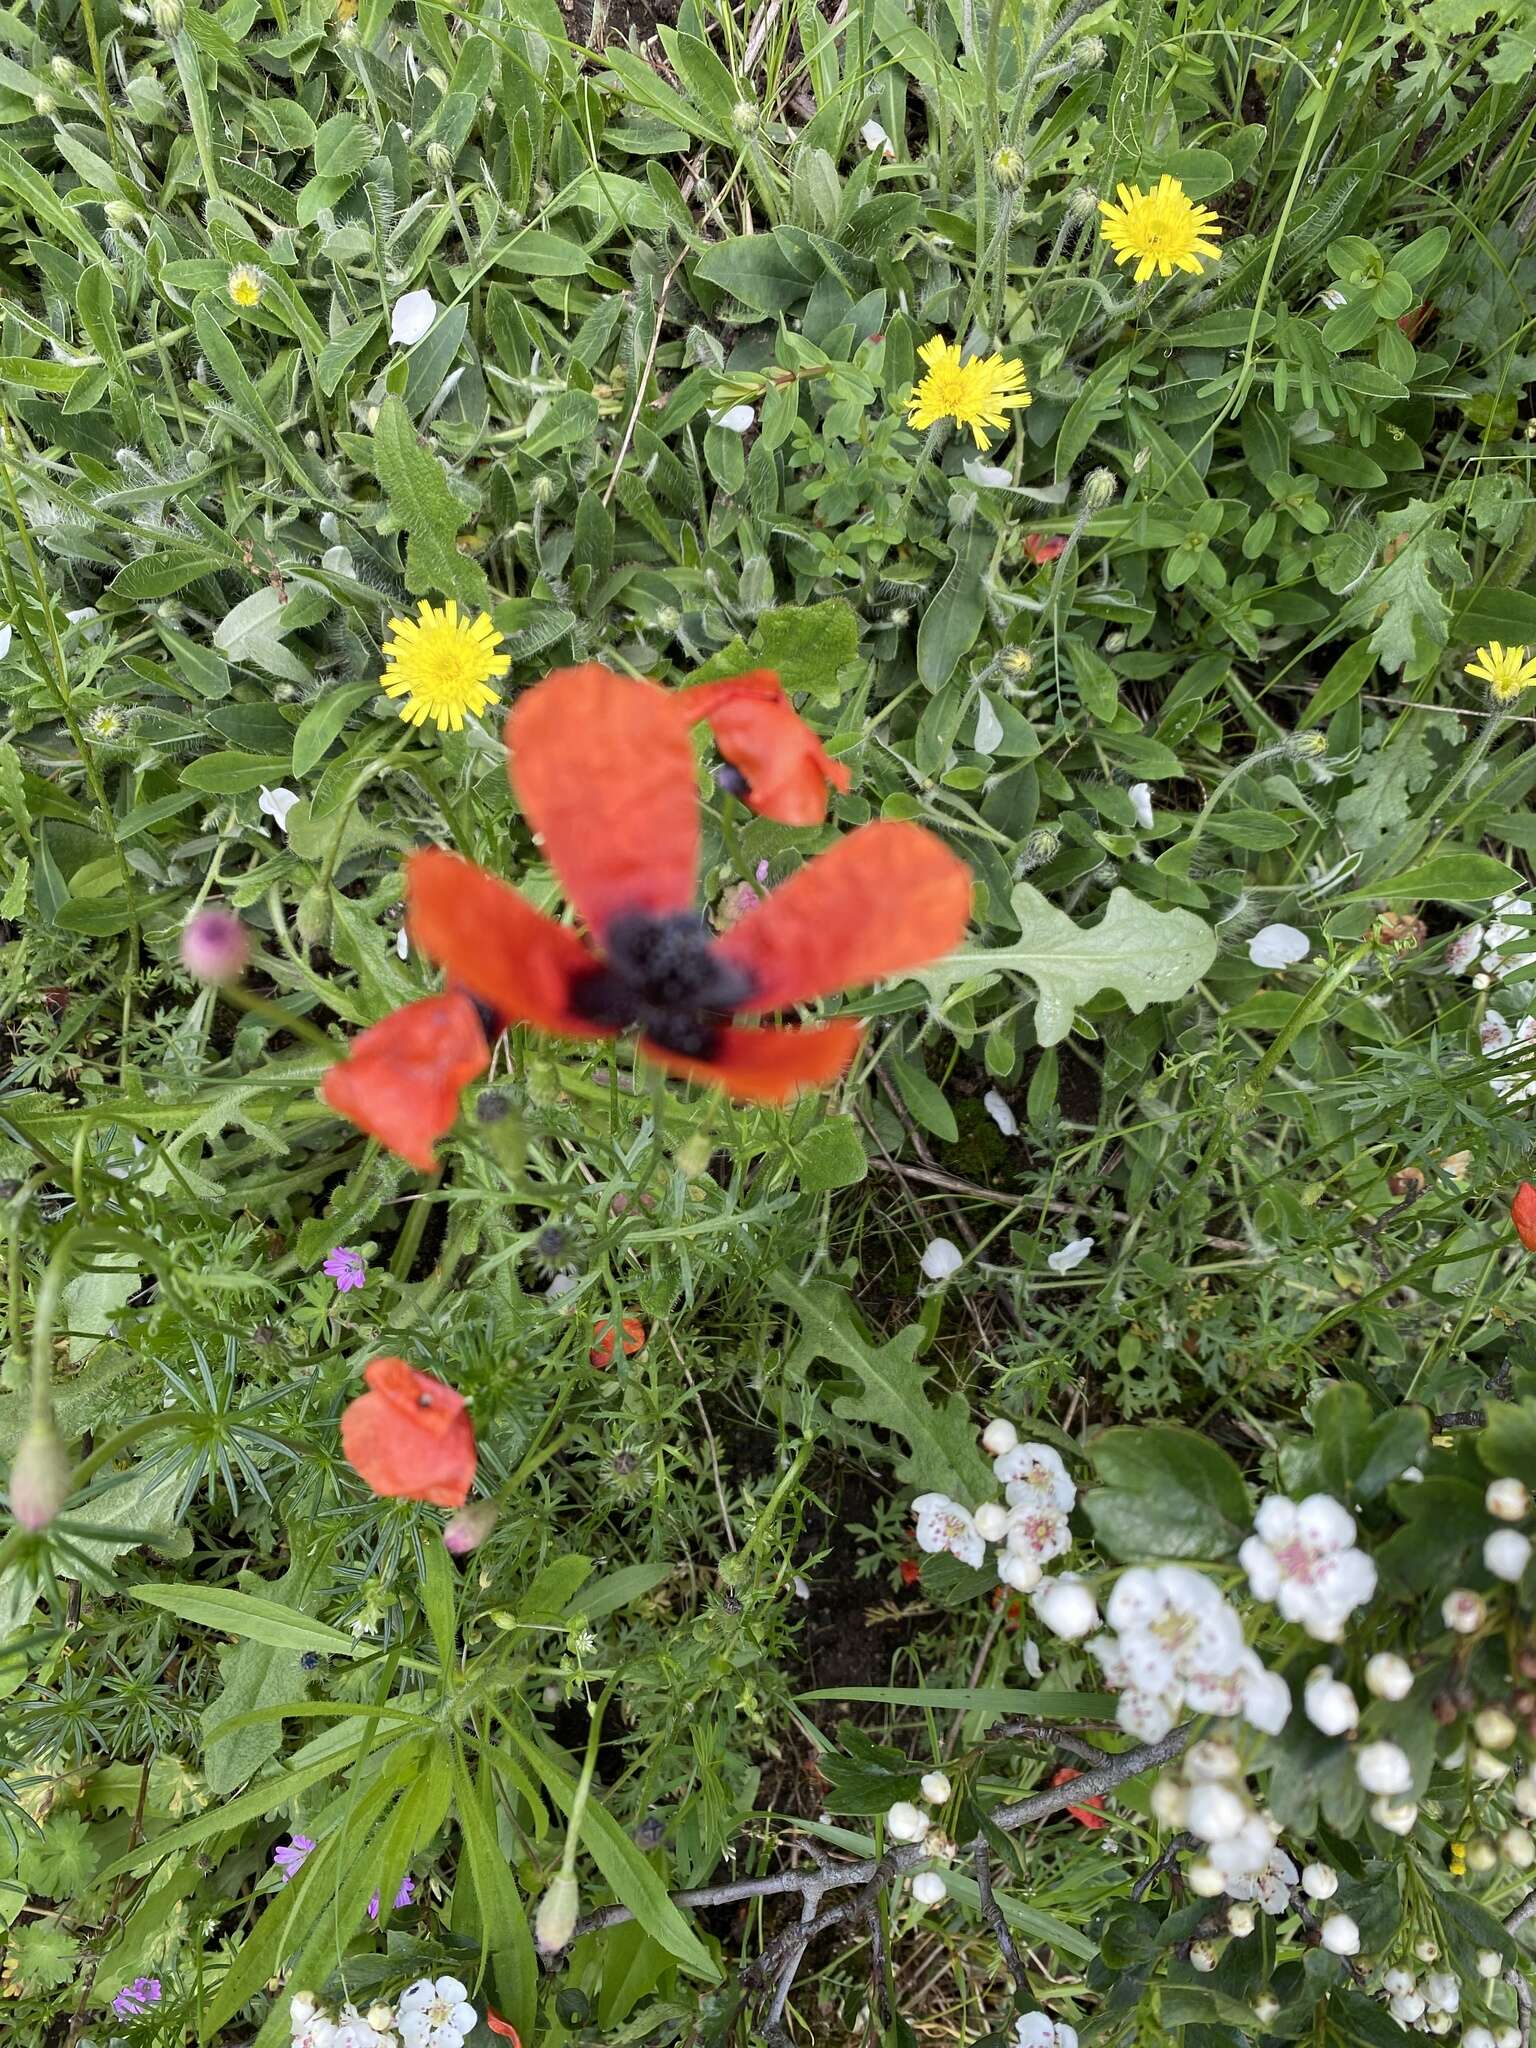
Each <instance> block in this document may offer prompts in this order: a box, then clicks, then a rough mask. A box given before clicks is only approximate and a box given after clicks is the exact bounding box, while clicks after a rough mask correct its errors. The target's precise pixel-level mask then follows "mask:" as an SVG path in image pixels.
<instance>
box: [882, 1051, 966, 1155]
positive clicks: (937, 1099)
mask: <svg viewBox="0 0 1536 2048" xmlns="http://www.w3.org/2000/svg"><path fill="white" fill-rule="evenodd" d="M886 1065H887V1067H888V1068H889V1069H890V1074H891V1079H892V1080H893V1081H894V1082H895V1083H896V1087H897V1090H898V1091H899V1093H900V1095H901V1099H902V1101H903V1102H904V1103H905V1104H906V1105H907V1108H908V1109H910V1110H911V1112H912V1114H913V1116H914V1117H915V1118H916V1119H917V1121H918V1122H919V1123H920V1124H921V1125H922V1127H923V1129H924V1130H925V1131H932V1133H933V1135H934V1136H935V1137H936V1138H940V1139H942V1140H943V1142H944V1143H945V1144H946V1145H953V1144H954V1142H955V1141H956V1139H957V1138H958V1137H959V1136H960V1127H959V1125H958V1124H957V1123H956V1122H955V1112H954V1111H953V1110H952V1109H951V1108H950V1106H949V1104H948V1103H947V1102H946V1101H945V1100H944V1090H943V1089H942V1088H940V1087H939V1086H938V1084H937V1083H936V1082H934V1081H931V1080H930V1079H929V1078H928V1076H927V1075H926V1074H925V1073H924V1072H923V1070H922V1069H921V1067H918V1066H914V1065H913V1063H912V1061H910V1060H903V1059H898V1058H897V1057H896V1055H895V1054H894V1053H892V1054H890V1055H888V1057H887V1059H886Z"/></svg>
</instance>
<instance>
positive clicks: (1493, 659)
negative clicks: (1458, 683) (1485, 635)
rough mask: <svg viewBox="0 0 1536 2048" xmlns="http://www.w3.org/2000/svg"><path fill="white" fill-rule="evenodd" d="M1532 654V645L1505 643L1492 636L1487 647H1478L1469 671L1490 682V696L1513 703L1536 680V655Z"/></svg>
mask: <svg viewBox="0 0 1536 2048" xmlns="http://www.w3.org/2000/svg"><path fill="white" fill-rule="evenodd" d="M1529 656H1530V649H1529V648H1528V647H1505V646H1504V645H1503V644H1502V642H1500V641H1498V640H1490V641H1489V643H1488V645H1487V646H1486V647H1479V648H1478V650H1477V653H1476V655H1475V656H1474V657H1473V658H1472V660H1471V661H1469V662H1468V663H1467V671H1466V672H1467V674H1468V675H1469V676H1476V677H1477V679H1478V681H1479V682H1480V683H1486V684H1487V685H1488V691H1489V694H1490V696H1492V697H1494V698H1495V699H1496V700H1497V701H1498V702H1499V703H1500V704H1512V703H1513V702H1514V700H1515V699H1516V697H1518V696H1519V695H1520V692H1521V691H1522V690H1528V689H1530V687H1531V685H1532V684H1533V683H1536V657H1533V658H1528V657H1529Z"/></svg>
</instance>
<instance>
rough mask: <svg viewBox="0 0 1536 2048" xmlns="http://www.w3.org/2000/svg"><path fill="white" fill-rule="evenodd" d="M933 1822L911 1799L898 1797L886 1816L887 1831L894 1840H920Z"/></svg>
mask: <svg viewBox="0 0 1536 2048" xmlns="http://www.w3.org/2000/svg"><path fill="white" fill-rule="evenodd" d="M932 1825H933V1823H932V1822H931V1821H930V1820H929V1818H928V1816H927V1814H926V1813H924V1812H923V1809H922V1808H921V1807H920V1806H914V1805H913V1804H912V1801H911V1800H910V1799H898V1800H897V1801H896V1804H895V1805H894V1806H892V1807H889V1808H888V1809H887V1811H886V1816H885V1832H886V1833H887V1834H888V1835H889V1836H890V1838H891V1840H892V1841H893V1842H920V1841H921V1840H922V1839H923V1837H924V1835H926V1834H927V1832H928V1830H929V1828H930V1827H931V1826H932Z"/></svg>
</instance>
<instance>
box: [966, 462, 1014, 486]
mask: <svg viewBox="0 0 1536 2048" xmlns="http://www.w3.org/2000/svg"><path fill="white" fill-rule="evenodd" d="M961 467H962V468H963V469H964V471H965V474H966V479H967V481H968V482H970V483H973V484H980V485H981V486H982V487H983V488H984V489H986V490H989V491H1004V490H1006V489H1007V488H1008V486H1009V485H1010V484H1011V483H1012V482H1013V471H1012V470H1011V469H1000V468H999V467H998V465H997V464H996V463H995V462H965V463H962V464H961Z"/></svg>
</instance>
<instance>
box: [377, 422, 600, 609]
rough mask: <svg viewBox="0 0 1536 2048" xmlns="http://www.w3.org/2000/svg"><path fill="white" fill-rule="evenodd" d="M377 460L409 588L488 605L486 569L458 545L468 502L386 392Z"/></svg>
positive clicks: (417, 592)
mask: <svg viewBox="0 0 1536 2048" xmlns="http://www.w3.org/2000/svg"><path fill="white" fill-rule="evenodd" d="M583 395H585V394H583ZM593 403H594V408H595V401H594V402H593ZM373 466H374V473H375V474H376V476H377V477H378V479H379V482H380V483H381V484H382V485H383V487H384V491H385V494H386V496H387V497H388V499H389V508H390V511H391V512H392V513H393V514H394V516H395V518H396V519H398V520H399V522H400V524H401V525H402V526H403V527H404V528H405V531H406V535H407V546H406V556H405V586H406V589H407V590H409V591H410V592H411V594H412V596H413V597H423V596H425V595H427V594H428V593H429V592H434V591H438V592H442V593H443V594H445V595H446V596H449V597H456V598H458V600H459V601H460V603H461V604H467V605H471V606H473V607H474V609H475V610H476V611H482V610H484V608H485V606H486V605H487V603H488V602H489V601H490V585H489V584H488V583H487V582H486V578H485V571H484V570H483V569H482V568H481V567H480V565H479V564H478V563H477V562H472V561H471V560H470V559H469V557H468V556H467V555H462V554H460V552H459V548H458V537H459V531H460V529H461V527H462V526H463V525H464V524H465V520H466V514H465V511H464V508H463V506H462V505H461V504H460V502H459V500H458V499H457V498H456V497H455V496H454V494H453V492H452V491H450V490H449V488H448V478H447V475H446V473H445V471H444V469H443V465H442V464H441V463H440V462H439V461H438V459H437V457H436V456H435V455H432V454H429V453H428V451H427V450H426V449H425V448H423V447H422V445H421V443H420V442H419V441H418V440H417V438H416V428H415V425H414V424H413V422H412V420H411V416H410V414H409V413H408V412H407V411H406V409H405V407H404V406H403V405H402V404H401V402H400V400H399V399H398V398H393V397H391V398H386V399H385V401H384V403H383V405H381V406H380V408H379V417H378V424H377V425H376V426H375V427H374V430H373Z"/></svg>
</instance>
